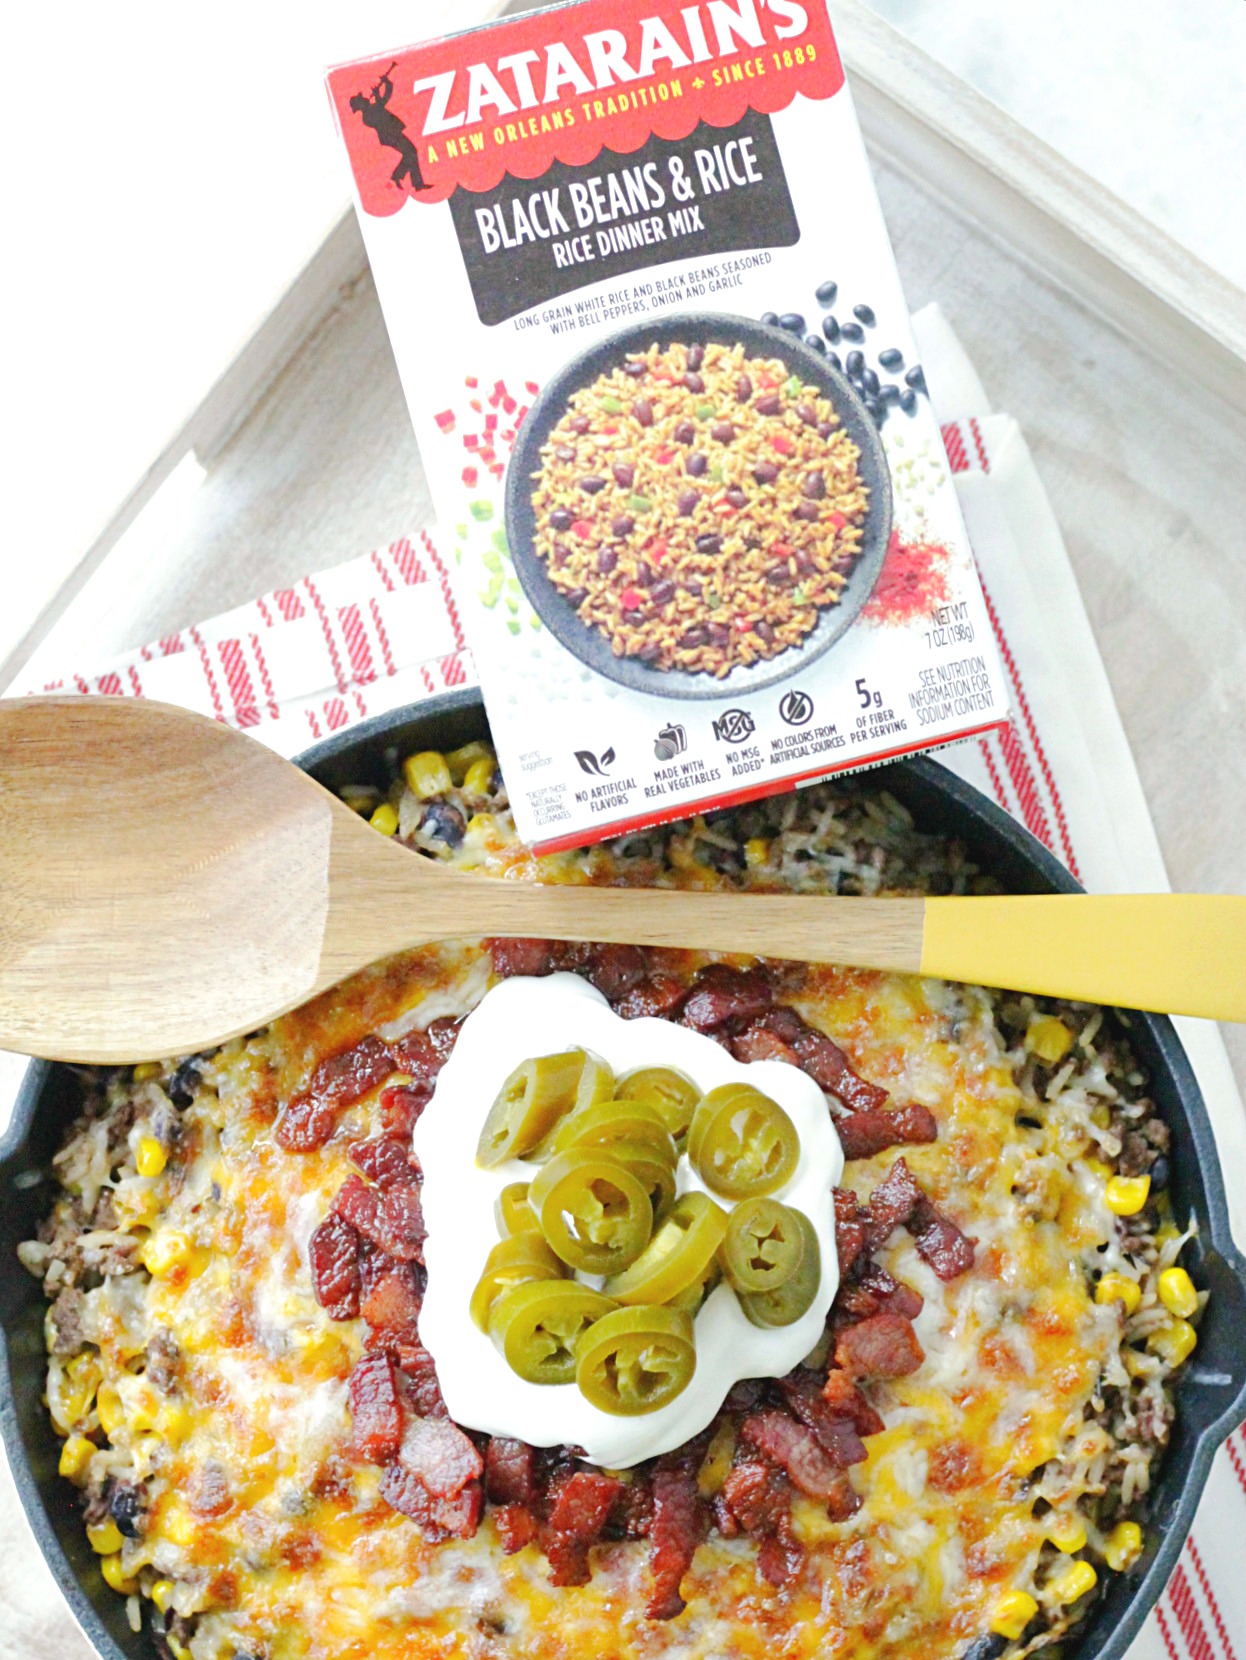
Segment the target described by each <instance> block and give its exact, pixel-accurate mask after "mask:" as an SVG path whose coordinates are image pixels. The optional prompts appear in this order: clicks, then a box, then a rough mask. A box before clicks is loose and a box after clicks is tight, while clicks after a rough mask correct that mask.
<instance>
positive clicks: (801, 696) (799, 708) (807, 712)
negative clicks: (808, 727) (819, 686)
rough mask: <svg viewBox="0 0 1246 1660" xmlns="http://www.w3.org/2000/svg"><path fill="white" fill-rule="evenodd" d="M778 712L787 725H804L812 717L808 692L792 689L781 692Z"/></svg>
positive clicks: (811, 701)
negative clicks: (781, 696)
mask: <svg viewBox="0 0 1246 1660" xmlns="http://www.w3.org/2000/svg"><path fill="white" fill-rule="evenodd" d="M779 714H780V716H781V717H782V719H783V720H785V721H786V722H787V724H788V725H789V726H804V725H805V723H806V722H807V721H811V720H812V719H813V699H812V698H811V697H810V696H809V694H808V692H798V691H796V690H795V689H793V690H792V691H790V692H785V693H784V694H783V699H782V701H781V702H780V704H779Z"/></svg>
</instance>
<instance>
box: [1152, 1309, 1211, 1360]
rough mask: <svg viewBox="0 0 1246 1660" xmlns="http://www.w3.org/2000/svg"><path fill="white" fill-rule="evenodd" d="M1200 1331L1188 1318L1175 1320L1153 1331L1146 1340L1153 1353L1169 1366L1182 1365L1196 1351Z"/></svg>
mask: <svg viewBox="0 0 1246 1660" xmlns="http://www.w3.org/2000/svg"><path fill="white" fill-rule="evenodd" d="M1197 1343H1198V1333H1197V1332H1196V1331H1195V1330H1194V1327H1193V1326H1192V1325H1191V1324H1190V1322H1189V1321H1188V1320H1174V1321H1173V1323H1172V1324H1171V1325H1170V1326H1163V1327H1162V1328H1161V1329H1160V1330H1159V1331H1153V1332H1152V1333H1151V1335H1150V1337H1148V1338H1147V1340H1146V1346H1147V1348H1148V1349H1150V1351H1151V1353H1152V1354H1154V1355H1158V1356H1159V1357H1160V1359H1161V1360H1162V1361H1164V1362H1165V1363H1166V1364H1167V1365H1169V1366H1180V1365H1181V1363H1182V1361H1184V1360H1188V1359H1189V1358H1190V1356H1191V1355H1192V1354H1193V1353H1194V1349H1195V1346H1196V1345H1197Z"/></svg>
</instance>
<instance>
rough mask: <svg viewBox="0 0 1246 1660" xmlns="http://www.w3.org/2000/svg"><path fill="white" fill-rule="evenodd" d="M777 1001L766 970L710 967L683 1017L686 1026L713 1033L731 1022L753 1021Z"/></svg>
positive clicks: (723, 965)
mask: <svg viewBox="0 0 1246 1660" xmlns="http://www.w3.org/2000/svg"><path fill="white" fill-rule="evenodd" d="M773 1000H774V991H773V988H772V987H771V984H770V976H769V975H768V974H767V973H766V971H765V969H764V968H747V969H740V968H729V967H728V966H727V964H726V963H711V964H710V966H709V967H708V968H705V969H702V970H701V972H700V974H698V976H697V979H696V983H695V984H694V986H693V988H692V990H691V991H690V992H689V993H688V997H687V1001H686V1002H685V1003H684V1007H683V1013H682V1015H681V1016H680V1019H681V1021H682V1023H683V1024H684V1025H685V1026H691V1027H693V1029H694V1030H695V1031H698V1032H713V1031H716V1030H717V1029H718V1028H719V1027H720V1026H725V1025H726V1024H727V1022H728V1021H729V1020H731V1021H735V1020H739V1021H745V1020H751V1019H752V1018H753V1017H754V1016H755V1015H758V1014H760V1013H761V1012H762V1010H763V1009H768V1008H769V1007H770V1005H771V1003H772V1001H773Z"/></svg>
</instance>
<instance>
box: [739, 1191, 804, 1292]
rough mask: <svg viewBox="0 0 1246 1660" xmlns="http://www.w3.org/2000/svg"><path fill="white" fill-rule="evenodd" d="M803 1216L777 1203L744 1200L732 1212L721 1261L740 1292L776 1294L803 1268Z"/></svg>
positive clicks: (763, 1200) (772, 1200)
mask: <svg viewBox="0 0 1246 1660" xmlns="http://www.w3.org/2000/svg"><path fill="white" fill-rule="evenodd" d="M804 1254H805V1236H804V1232H803V1230H802V1228H801V1226H800V1215H799V1213H798V1212H797V1211H794V1210H792V1209H791V1208H790V1207H789V1206H787V1205H781V1204H780V1203H779V1202H778V1200H777V1199H743V1200H741V1202H740V1203H739V1204H738V1205H737V1206H736V1207H735V1209H734V1210H733V1211H732V1212H731V1216H730V1219H729V1220H728V1222H727V1237H726V1238H725V1239H724V1240H723V1242H722V1249H721V1250H720V1251H719V1253H718V1255H719V1260H720V1261H721V1263H722V1265H723V1271H724V1273H725V1274H726V1276H727V1279H728V1281H729V1283H730V1284H731V1285H732V1286H734V1288H735V1289H736V1290H737V1291H748V1292H758V1291H775V1290H777V1289H778V1287H779V1286H781V1285H784V1284H786V1283H787V1281H788V1280H790V1279H791V1278H792V1275H793V1274H795V1273H796V1271H797V1269H798V1268H799V1267H800V1264H801V1259H802V1257H803V1256H804Z"/></svg>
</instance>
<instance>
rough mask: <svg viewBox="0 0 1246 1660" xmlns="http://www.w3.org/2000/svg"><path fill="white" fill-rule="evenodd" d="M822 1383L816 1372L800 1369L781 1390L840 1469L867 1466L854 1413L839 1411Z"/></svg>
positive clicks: (832, 1461) (792, 1374)
mask: <svg viewBox="0 0 1246 1660" xmlns="http://www.w3.org/2000/svg"><path fill="white" fill-rule="evenodd" d="M820 1381H821V1380H820V1379H819V1378H818V1377H817V1376H816V1375H815V1374H814V1373H813V1372H808V1371H804V1370H797V1371H796V1372H793V1373H790V1374H789V1375H788V1376H787V1377H785V1378H784V1379H783V1380H782V1381H781V1383H780V1385H779V1387H780V1389H781V1390H782V1391H783V1398H784V1399H785V1400H786V1402H787V1404H788V1406H789V1407H790V1408H791V1409H792V1411H793V1412H794V1413H795V1414H796V1416H797V1417H798V1418H799V1419H800V1421H801V1423H802V1424H804V1425H805V1427H806V1428H807V1429H811V1430H812V1431H813V1433H814V1435H815V1436H816V1438H817V1442H818V1445H819V1446H820V1447H821V1448H822V1451H823V1452H824V1453H825V1454H826V1456H827V1457H828V1458H829V1459H830V1461H831V1463H832V1464H834V1465H835V1466H836V1468H837V1469H840V1470H846V1469H847V1468H848V1467H849V1465H852V1464H863V1463H864V1462H865V1459H866V1457H867V1454H866V1451H865V1445H864V1443H863V1442H862V1440H861V1437H860V1435H859V1433H858V1431H857V1427H856V1421H855V1418H854V1416H853V1414H852V1412H851V1411H844V1412H837V1411H836V1410H835V1408H834V1407H833V1406H831V1405H830V1404H829V1403H828V1402H827V1401H826V1399H825V1398H824V1397H823V1394H822V1390H821V1388H820V1387H819V1385H820ZM879 1428H880V1429H881V1428H882V1425H881V1423H880V1425H879ZM793 1480H795V1477H793Z"/></svg>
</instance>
